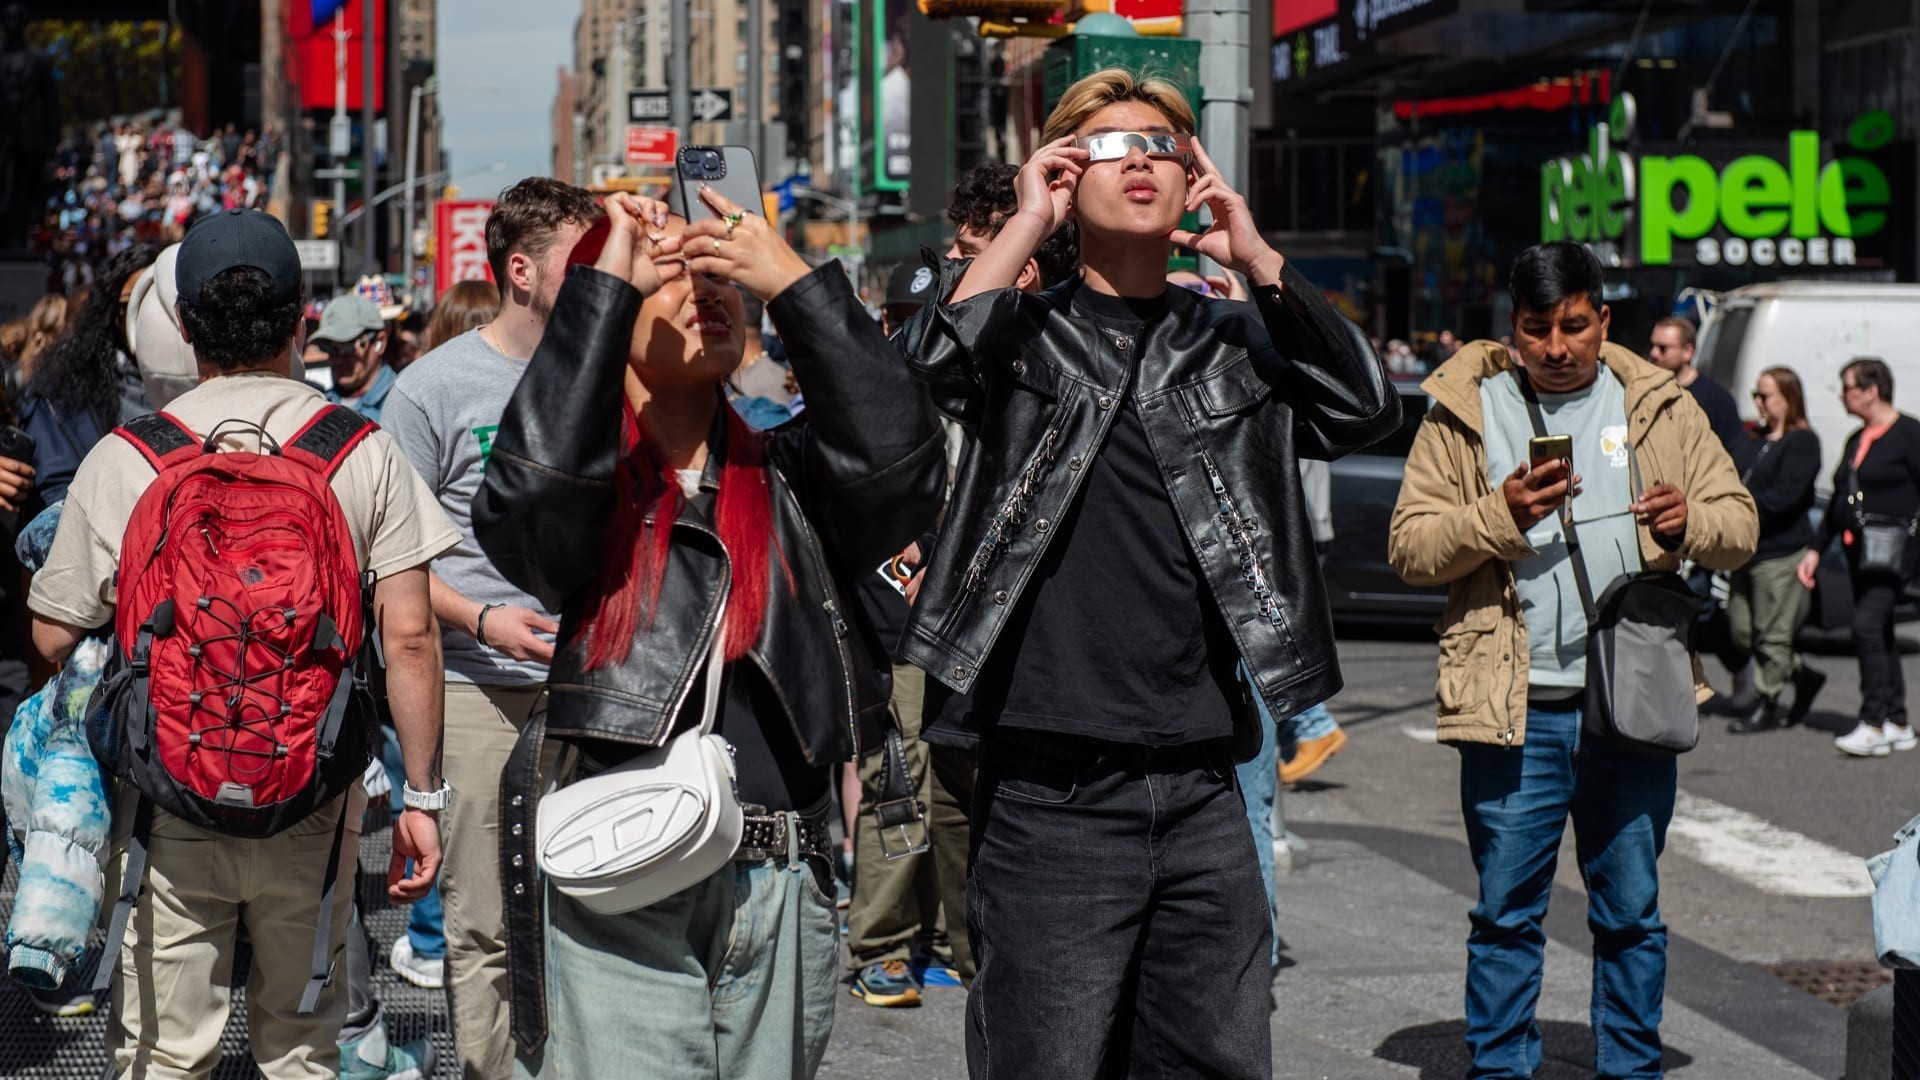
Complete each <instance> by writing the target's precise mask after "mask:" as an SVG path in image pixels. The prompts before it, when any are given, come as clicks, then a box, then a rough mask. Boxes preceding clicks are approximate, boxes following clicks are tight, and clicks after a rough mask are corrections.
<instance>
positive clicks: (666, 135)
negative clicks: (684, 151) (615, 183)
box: [627, 124, 680, 165]
mask: <svg viewBox="0 0 1920 1080" xmlns="http://www.w3.org/2000/svg"><path fill="white" fill-rule="evenodd" d="M679 146H680V133H679V132H677V131H675V130H673V129H672V128H663V127H641V126H640V125H638V124H635V125H633V126H631V127H629V128H627V164H629V165H671V164H673V152H674V151H675V150H676V149H678V148H679Z"/></svg>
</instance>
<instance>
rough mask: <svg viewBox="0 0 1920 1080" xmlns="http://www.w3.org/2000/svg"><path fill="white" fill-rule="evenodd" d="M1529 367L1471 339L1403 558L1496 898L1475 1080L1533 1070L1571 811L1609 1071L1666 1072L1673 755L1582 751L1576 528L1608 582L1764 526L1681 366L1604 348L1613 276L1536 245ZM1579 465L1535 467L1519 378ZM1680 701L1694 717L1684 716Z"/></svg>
mask: <svg viewBox="0 0 1920 1080" xmlns="http://www.w3.org/2000/svg"><path fill="white" fill-rule="evenodd" d="M1508 288H1509V291H1510V293H1511V295H1512V298H1513V336H1514V342H1515V345H1516V347H1517V349H1518V352H1519V364H1518V365H1517V367H1516V365H1515V364H1514V363H1513V362H1512V361H1511V360H1510V359H1509V356H1508V353H1507V351H1506V349H1505V348H1503V347H1502V346H1500V345H1499V344H1497V343H1494V342H1491V341H1479V342H1474V343H1473V344H1471V345H1467V346H1465V347H1464V348H1462V349H1461V350H1460V351H1459V352H1458V353H1456V354H1455V355H1454V356H1453V358H1452V359H1450V360H1448V361H1447V362H1446V363H1445V364H1443V365H1442V366H1441V367H1440V369H1439V370H1438V371H1436V372H1434V373H1433V375H1432V376H1430V377H1429V378H1428V379H1427V381H1426V383H1425V389H1426V390H1427V392H1428V393H1429V394H1430V395H1432V397H1433V400H1434V407H1433V409H1432V411H1430V412H1429V413H1428V414H1427V419H1426V422H1425V424H1424V425H1423V426H1422V427H1421V429H1420V434H1419V437H1418V438H1417V439H1416V440H1415V441H1414V446H1413V450H1412V452H1411V453H1410V454H1409V455H1408V458H1407V472H1406V478H1405V480H1404V482H1403V483H1402V485H1401V488H1400V501H1399V505H1398V506H1396V507H1395V508H1394V515H1393V528H1392V534H1391V536H1390V538H1389V541H1388V558H1389V559H1390V560H1391V562H1392V563H1393V567H1394V569H1395V571H1397V572H1398V573H1399V574H1400V576H1401V577H1403V578H1405V579H1406V580H1407V581H1408V582H1409V583H1411V584H1415V585H1435V584H1446V585H1447V586H1448V587H1449V588H1448V596H1447V612H1446V616H1445V618H1444V619H1443V620H1442V633H1441V638H1440V679H1439V684H1438V686H1437V688H1436V691H1435V697H1436V698H1437V699H1438V702H1439V734H1440V740H1441V741H1442V742H1445V743H1449V744H1452V745H1454V746H1455V747H1456V748H1457V749H1458V750H1459V752H1460V795H1461V808H1462V811H1463V813H1464V815H1465V818H1466V825H1467V839H1468V844H1469V847H1470V848H1471V850H1472V852H1473V860H1474V866H1475V868H1476V869H1477V870H1478V871H1479V875H1480V902H1479V904H1478V905H1477V906H1475V908H1474V909H1473V912H1472V914H1471V916H1470V920H1471V924H1472V927H1471V930H1470V932H1469V934H1468V937H1467V957H1468V959H1467V995H1466V1018H1467V1044H1468V1047H1469V1049H1470V1050H1471V1051H1472V1054H1473V1059H1474V1065H1473V1068H1472V1070H1471V1071H1470V1072H1469V1074H1468V1075H1470V1076H1473V1077H1524V1076H1531V1075H1533V1074H1534V1073H1535V1072H1536V1071H1537V1070H1538V1069H1539V1067H1540V1031H1539V1028H1538V1027H1537V1026H1536V1025H1535V1024H1534V1019H1533V1014H1534V1007H1535V1005H1536V1003H1537V1002H1538V1000H1539V993H1540V976H1541V969H1542V963H1543V959H1544V947H1545V943H1546V935H1545V932H1544V930H1543V928H1542V924H1543V920H1544V919H1545V916H1546V912H1547V899H1548V896H1549V895H1550V894H1551V892H1552V888H1553V874H1554V863H1555V860H1556V859H1557V857H1558V854H1559V847H1560V837H1561V834H1562V832H1563V831H1564V829H1565V827H1566V821H1567V818H1568V816H1569V815H1571V816H1572V818H1573V826H1574V837H1575V843H1576V846H1577V849H1578V851H1577V854H1578V856H1579V859H1580V868H1581V872H1582V875H1583V876H1584V877H1585V878H1586V880H1587V882H1588V885H1589V900H1588V923H1589V925H1590V926H1591V927H1592V928H1593V931H1594V992H1593V1003H1592V1009H1593V1021H1592V1022H1593V1032H1594V1040H1595V1043H1596V1049H1595V1068H1596V1069H1597V1070H1598V1072H1599V1073H1600V1074H1601V1075H1603V1076H1609V1077H1616V1076H1617V1077H1627V1076H1633V1077H1640V1076H1658V1075H1660V1053H1661V1045H1660V1031H1659V1027H1660V1016H1661V999H1662V996H1663V994H1664V990H1665V985H1666V944H1667V932H1666V927H1665V925H1664V924H1663V923H1662V922H1661V919H1660V910H1659V873H1658V867H1657V861H1658V859H1659V855H1660V852H1661V850H1662V848H1663V847H1664V846H1665V843H1666V831H1667V824H1668V822H1669V820H1670V819H1671V818H1672V816H1673V803H1674V787H1675V767H1674V761H1673V759H1672V758H1666V759H1650V758H1639V757H1633V756H1630V755H1626V754H1623V753H1620V752H1618V751H1615V750H1612V749H1610V748H1607V747H1601V746H1588V747H1586V748H1584V749H1583V750H1582V751H1581V752H1580V753H1579V754H1578V756H1577V757H1576V754H1575V750H1576V748H1577V746H1578V741H1579V733H1580V711H1579V710H1580V696H1581V693H1582V692H1583V689H1584V687H1585V683H1586V671H1585V650H1586V633H1587V622H1586V612H1585V608H1584V607H1583V605H1582V604H1581V601H1580V598H1579V593H1578V590H1577V587H1576V585H1575V582H1574V579H1573V575H1572V568H1571V564H1570V561H1569V558H1568V548H1567V541H1566V534H1565V531H1564V527H1563V521H1564V520H1565V516H1566V515H1567V514H1570V515H1571V518H1572V521H1573V523H1574V525H1575V527H1576V529H1577V532H1578V535H1579V543H1580V547H1581V552H1582V554H1583V556H1584V558H1585V561H1586V564H1587V569H1588V572H1589V574H1590V575H1591V580H1592V585H1593V591H1594V593H1595V594H1596V595H1597V594H1599V593H1600V592H1602V591H1604V590H1605V588H1606V585H1607V583H1608V582H1609V581H1611V580H1612V579H1613V578H1614V577H1616V576H1617V575H1619V574H1622V573H1632V572H1635V571H1638V570H1641V569H1643V568H1647V569H1672V568H1674V567H1675V566H1677V565H1678V564H1679V563H1680V562H1681V561H1682V560H1683V559H1690V560H1693V561H1695V562H1697V563H1700V564H1701V565H1704V566H1707V567H1709V568H1712V569H1717V570H1731V569H1734V568H1736V567H1738V566H1740V565H1741V564H1743V563H1745V562H1746V560H1747V559H1748V558H1749V557H1750V556H1751V555H1752V553H1753V548H1754V544H1755V542H1756V540H1757V539H1758V534H1759V523H1758V521H1757V519H1756V517H1755V514H1754V507H1753V501H1752V500H1751V499H1750V498H1749V497H1748V495H1747V492H1746V488H1745V487H1744V486H1743V485H1742V484H1741V483H1740V478H1739V475H1738V474H1737V473H1736V472H1735V471H1734V467H1733V463H1732V461H1731V460H1730V459H1729V458H1728V457H1727V453H1726V451H1725V450H1724V449H1723V448H1722V446H1721V444H1720V441H1719V440H1718V439H1717V438H1715V437H1714V434H1713V431H1712V429H1711V427H1710V426H1709V425H1708V422H1707V418H1706V415H1705V414H1704V413H1702V412H1701V411H1700V408H1699V406H1697V405H1695V404H1694V402H1693V399H1692V397H1691V396H1690V395H1688V394H1687V392H1686V391H1684V390H1682V389H1681V388H1680V386H1679V384H1678V383H1676V382H1675V381H1674V379H1673V376H1672V374H1670V373H1668V372H1666V371H1662V370H1661V369H1659V368H1657V367H1655V366H1653V365H1652V364H1649V363H1647V362H1646V361H1644V360H1642V359H1641V358H1640V357H1638V356H1635V355H1634V354H1633V353H1632V352H1630V351H1628V350H1626V349H1623V348H1620V347H1619V346H1617V345H1612V344H1609V343H1608V342H1607V340H1606V338H1607V323H1608V315H1609V313H1608V310H1607V308H1606V306H1605V305H1604V304H1603V303H1601V298H1600V293H1601V268H1600V264H1599V261H1598V260H1597V259H1595V258H1594V257H1593V255H1592V253H1591V252H1589V251H1588V250H1587V249H1586V248H1584V247H1582V246H1580V245H1578V244H1568V243H1561V244H1546V245H1542V246H1539V247H1535V248H1531V249H1529V250H1528V251H1526V252H1525V253H1523V254H1522V255H1521V256H1520V258H1519V259H1518V260H1516V261H1515V263H1514V267H1513V273H1512V276H1511V279H1510V282H1509V286H1508ZM1523 378H1524V379H1526V380H1527V381H1528V382H1530V383H1531V388H1532V390H1533V391H1534V392H1535V394H1536V395H1537V397H1538V399H1539V401H1540V404H1541V407H1542V410H1543V412H1544V416H1545V422H1546V427H1547V430H1548V432H1549V433H1550V434H1554V435H1570V436H1571V437H1572V440H1573V443H1572V445H1573V451H1572V457H1571V459H1570V460H1568V459H1564V458H1556V459H1554V460H1550V461H1542V462H1540V463H1534V462H1532V461H1530V456H1531V455H1530V454H1529V450H1528V442H1529V440H1530V439H1531V438H1532V437H1533V435H1534V431H1533V427H1532V424H1531V422H1530V419H1529V416H1528V411H1527V404H1526V397H1525V389H1524V386H1523V383H1522V382H1521V380H1522V379H1523ZM1687 707H1691V703H1688V706H1687Z"/></svg>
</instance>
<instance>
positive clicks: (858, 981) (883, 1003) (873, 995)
mask: <svg viewBox="0 0 1920 1080" xmlns="http://www.w3.org/2000/svg"><path fill="white" fill-rule="evenodd" d="M849 993H851V994H852V995H853V996H854V997H857V998H859V999H860V1000H862V1001H864V1002H866V1003H867V1004H869V1005H872V1006H874V1007H875V1008H880V1009H900V1008H905V1007H907V1006H910V1005H918V1004H920V987H919V986H918V985H916V984H915V983H914V981H913V972H912V970H911V969H909V968H908V967H907V962H906V961H905V960H888V961H886V962H885V963H880V964H868V965H867V966H866V967H863V968H861V969H860V972H859V974H857V975H855V976H854V977H853V987H852V989H851V990H850V991H849Z"/></svg>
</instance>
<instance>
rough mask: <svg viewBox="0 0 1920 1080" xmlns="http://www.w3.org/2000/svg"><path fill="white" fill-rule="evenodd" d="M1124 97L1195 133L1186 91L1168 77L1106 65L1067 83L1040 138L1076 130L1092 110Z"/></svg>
mask: <svg viewBox="0 0 1920 1080" xmlns="http://www.w3.org/2000/svg"><path fill="white" fill-rule="evenodd" d="M1123 101H1138V102H1140V103H1141V104H1143V105H1151V106H1153V107H1154V108H1156V109H1158V110H1160V114H1161V115H1162V116H1165V117H1166V118H1167V123H1168V124H1169V125H1171V126H1172V127H1173V130H1174V131H1176V132H1178V133H1179V134H1181V135H1192V134H1193V133H1194V127H1195V123H1194V117H1193V106H1192V105H1189V104H1187V95H1186V92H1185V91H1183V90H1181V89H1180V87H1179V85H1178V84H1177V83H1175V82H1173V81H1172V80H1171V79H1165V78H1161V77H1160V76H1158V75H1146V74H1141V73H1139V72H1135V71H1132V70H1129V69H1127V68H1106V69H1104V70H1101V71H1096V72H1094V73H1093V74H1091V75H1089V76H1087V77H1086V78H1084V79H1081V80H1080V81H1079V82H1077V83H1074V84H1073V85H1072V86H1069V87H1067V92H1066V93H1064V94H1061V95H1060V103H1059V104H1058V105H1055V106H1054V107H1053V112H1052V113H1051V114H1049V115H1048V116H1047V125H1046V127H1045V128H1044V129H1043V130H1042V131H1041V133H1040V141H1041V142H1043V143H1049V142H1052V141H1053V140H1055V139H1060V138H1064V137H1066V136H1068V135H1071V134H1073V133H1074V132H1075V131H1077V130H1079V127H1080V125H1081V124H1084V123H1086V122H1087V120H1088V118H1090V117H1092V116H1093V114H1094V113H1097V112H1099V111H1100V110H1101V109H1104V108H1106V107H1107V106H1109V105H1118V104H1120V103H1121V102H1123Z"/></svg>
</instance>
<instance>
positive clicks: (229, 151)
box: [28, 118, 286, 292]
mask: <svg viewBox="0 0 1920 1080" xmlns="http://www.w3.org/2000/svg"><path fill="white" fill-rule="evenodd" d="M285 151H286V147H285V144H284V142H283V140H282V138H281V136H280V135H279V134H278V133H276V132H275V131H274V130H273V128H272V127H271V126H269V127H267V128H265V129H263V130H261V131H257V132H256V131H252V130H249V131H245V132H242V131H241V130H239V128H238V127H237V126H236V125H233V124H228V125H226V127H225V128H223V129H220V130H217V131H213V132H209V133H207V134H205V135H200V134H196V133H194V132H192V131H188V130H187V129H186V128H185V127H183V126H181V125H180V123H179V122H178V121H177V120H175V119H167V118H161V119H158V120H151V121H148V120H128V121H124V122H120V123H114V124H107V125H102V126H101V127H100V128H98V129H97V130H92V131H88V130H77V131H75V132H74V134H73V136H72V137H71V138H69V139H68V140H67V141H66V142H64V143H62V144H61V145H60V147H59V150H58V152H57V154H56V156H55V158H54V161H53V178H54V183H53V191H52V194H51V195H50V196H49V198H48V200H47V207H46V214H45V215H44V217H43V218H42V219H41V222H40V227H39V228H38V229H36V230H35V231H34V233H33V235H31V236H30V237H28V246H29V248H30V249H31V250H32V251H33V252H34V253H35V254H37V255H40V256H42V257H43V258H45V259H46V260H47V262H48V265H49V268H50V270H51V271H53V272H55V273H56V274H57V275H58V277H59V280H60V282H61V285H62V288H63V290H64V291H68V292H71V291H72V290H73V289H75V288H78V287H81V286H84V285H88V284H90V283H91V282H92V281H93V277H94V275H95V273H96V272H97V271H98V270H99V269H100V268H101V267H102V266H103V265H104V263H105V261H106V260H107V259H109V258H111V257H112V256H114V255H117V254H119V253H120V252H121V251H123V250H125V249H126V248H128V247H130V246H133V245H135V244H159V245H164V244H171V243H176V242H178V241H179V240H180V239H181V238H182V237H183V236H185V235H186V230H187V228H188V227H189V226H191V225H192V224H193V223H194V222H195V221H198V220H199V219H200V218H203V217H206V216H207V215H209V214H212V213H214V212H215V211H218V210H230V209H233V208H234V207H247V208H250V209H264V208H265V206H266V204H267V198H268V196H269V195H270V194H271V193H272V192H271V189H272V184H273V173H274V170H275V169H276V168H277V167H278V166H279V162H280V158H281V156H282V155H283V154H284V153H285Z"/></svg>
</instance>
